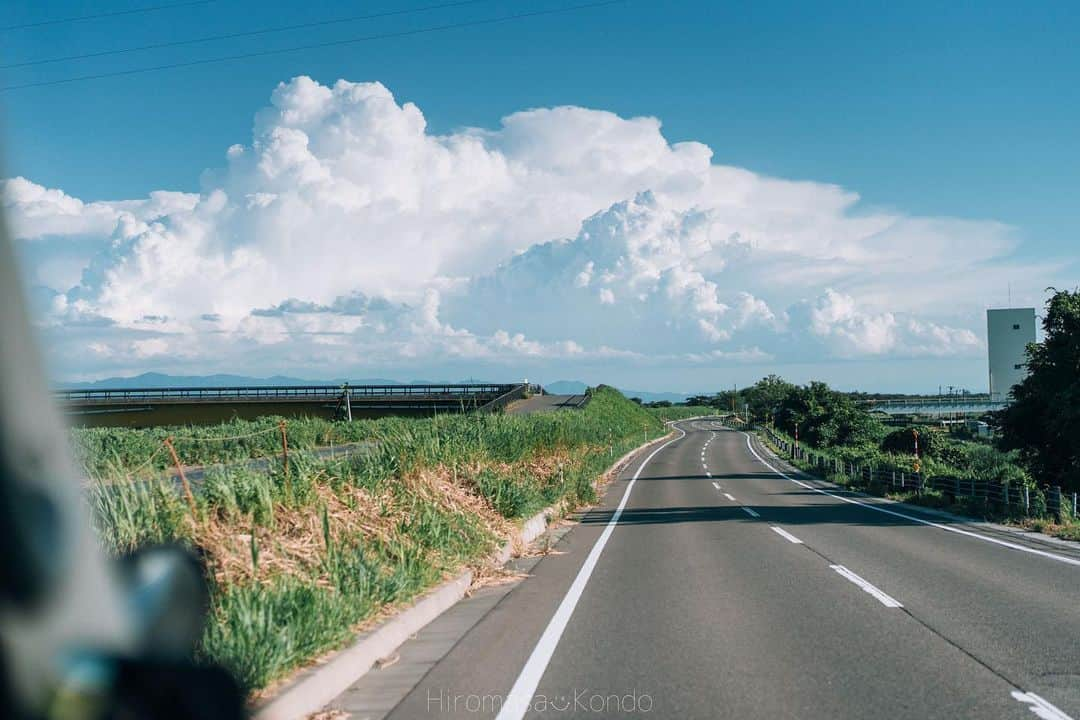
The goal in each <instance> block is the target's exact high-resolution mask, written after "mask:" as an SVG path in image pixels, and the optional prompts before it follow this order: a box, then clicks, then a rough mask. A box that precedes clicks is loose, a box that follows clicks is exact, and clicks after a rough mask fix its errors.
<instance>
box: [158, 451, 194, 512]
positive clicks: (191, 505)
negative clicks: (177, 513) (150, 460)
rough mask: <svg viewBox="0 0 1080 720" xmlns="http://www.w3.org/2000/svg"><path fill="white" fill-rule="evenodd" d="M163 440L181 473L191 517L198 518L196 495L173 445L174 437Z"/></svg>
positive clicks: (178, 472)
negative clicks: (193, 493) (192, 492)
mask: <svg viewBox="0 0 1080 720" xmlns="http://www.w3.org/2000/svg"><path fill="white" fill-rule="evenodd" d="M162 442H164V443H165V447H167V448H169V454H170V455H172V461H173V464H175V465H176V472H177V474H178V475H180V483H181V484H182V485H183V486H184V497H186V498H187V502H188V507H189V508H191V519H192V520H195V519H196V515H197V513H196V511H195V496H194V495H192V494H191V485H189V484H188V479H187V476H186V475H184V466H183V465H181V464H180V456H179V455H177V454H176V448H175V447H174V446H173V443H172V438H171V437H167V438H165V439H164V440H163V441H162Z"/></svg>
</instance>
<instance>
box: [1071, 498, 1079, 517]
mask: <svg viewBox="0 0 1080 720" xmlns="http://www.w3.org/2000/svg"><path fill="white" fill-rule="evenodd" d="M1072 516H1073V520H1075V519H1076V518H1078V517H1080V513H1078V512H1077V511H1076V493H1075V492H1074V493H1073V506H1072Z"/></svg>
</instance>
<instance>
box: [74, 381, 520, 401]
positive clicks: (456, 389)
mask: <svg viewBox="0 0 1080 720" xmlns="http://www.w3.org/2000/svg"><path fill="white" fill-rule="evenodd" d="M515 387H517V386H516V385H513V384H499V383H469V384H466V383H462V384H445V385H434V384H432V385H348V386H347V387H342V386H340V385H276V386H237V387H174V388H122V389H121V388H95V389H80V390H57V391H54V392H53V398H54V399H55V400H57V401H59V402H61V403H67V404H75V405H91V404H123V403H138V402H152V401H159V402H160V401H171V402H183V401H193V402H215V401H216V402H222V401H229V400H242V401H273V400H286V401H287V400H314V401H318V400H327V401H336V400H340V399H341V398H342V397H343V395H344V393H345V390H346V389H347V390H348V392H349V396H350V397H351V398H352V400H354V401H356V400H363V399H365V398H380V399H381V398H391V399H393V398H402V399H407V398H421V397H422V398H432V397H439V398H449V399H456V398H473V397H476V396H496V397H497V396H499V395H503V394H505V393H508V392H510V391H511V390H513V389H514V388H515Z"/></svg>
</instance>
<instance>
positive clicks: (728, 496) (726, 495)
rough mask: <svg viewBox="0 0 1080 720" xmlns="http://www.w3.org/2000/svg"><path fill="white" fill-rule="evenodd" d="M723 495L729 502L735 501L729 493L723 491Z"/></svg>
mask: <svg viewBox="0 0 1080 720" xmlns="http://www.w3.org/2000/svg"><path fill="white" fill-rule="evenodd" d="M724 497H726V498H727V499H728V500H730V501H731V502H735V498H733V497H731V495H729V494H728V493H724Z"/></svg>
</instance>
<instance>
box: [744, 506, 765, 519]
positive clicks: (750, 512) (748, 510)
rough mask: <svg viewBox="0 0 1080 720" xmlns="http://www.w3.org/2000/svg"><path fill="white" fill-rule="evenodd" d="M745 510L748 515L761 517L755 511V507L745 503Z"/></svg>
mask: <svg viewBox="0 0 1080 720" xmlns="http://www.w3.org/2000/svg"><path fill="white" fill-rule="evenodd" d="M743 512H744V513H746V514H747V515H749V516H750V517H761V516H760V515H758V514H757V513H756V512H754V510H753V509H751V508H748V507H746V506H745V505H744V506H743Z"/></svg>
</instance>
